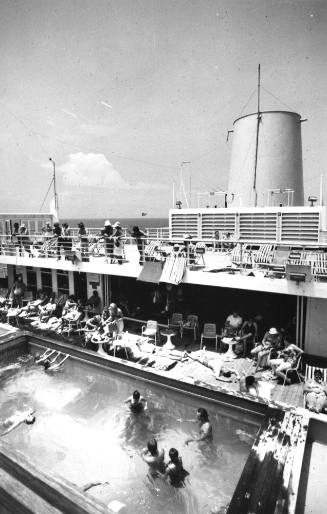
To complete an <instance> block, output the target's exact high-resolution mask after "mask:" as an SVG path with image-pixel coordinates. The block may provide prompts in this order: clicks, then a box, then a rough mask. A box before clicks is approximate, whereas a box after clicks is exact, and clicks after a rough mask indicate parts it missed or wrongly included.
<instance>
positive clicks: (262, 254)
mask: <svg viewBox="0 0 327 514" xmlns="http://www.w3.org/2000/svg"><path fill="white" fill-rule="evenodd" d="M274 255H275V246H274V245H272V244H262V245H260V248H259V250H258V252H257V253H256V255H255V257H254V260H255V262H256V263H257V264H271V263H272V260H273V258H274Z"/></svg>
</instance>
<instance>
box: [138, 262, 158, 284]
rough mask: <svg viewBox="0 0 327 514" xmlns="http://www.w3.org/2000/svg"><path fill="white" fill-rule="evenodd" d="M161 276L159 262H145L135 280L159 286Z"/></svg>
mask: <svg viewBox="0 0 327 514" xmlns="http://www.w3.org/2000/svg"><path fill="white" fill-rule="evenodd" d="M161 274H162V264H161V262H151V261H145V263H144V265H143V267H142V271H141V273H140V274H139V276H138V277H137V280H141V281H142V282H152V283H153V284H159V280H160V277H161Z"/></svg>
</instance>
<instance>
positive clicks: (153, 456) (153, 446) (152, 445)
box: [141, 439, 165, 478]
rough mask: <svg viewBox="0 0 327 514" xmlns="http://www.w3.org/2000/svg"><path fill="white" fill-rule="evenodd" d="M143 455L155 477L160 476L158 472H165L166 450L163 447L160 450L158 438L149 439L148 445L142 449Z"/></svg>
mask: <svg viewBox="0 0 327 514" xmlns="http://www.w3.org/2000/svg"><path fill="white" fill-rule="evenodd" d="M141 457H142V459H143V460H144V462H146V463H147V465H148V466H149V472H150V475H151V476H152V477H153V478H155V477H156V476H158V472H159V473H164V472H165V463H164V459H165V451H164V450H163V449H161V450H158V444H157V441H156V439H150V441H148V446H147V448H144V449H143V450H142V452H141Z"/></svg>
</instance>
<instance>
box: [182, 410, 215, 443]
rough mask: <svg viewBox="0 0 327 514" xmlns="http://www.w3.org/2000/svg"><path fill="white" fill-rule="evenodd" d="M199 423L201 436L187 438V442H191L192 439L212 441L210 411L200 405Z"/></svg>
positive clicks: (198, 412) (197, 415) (197, 416)
mask: <svg viewBox="0 0 327 514" xmlns="http://www.w3.org/2000/svg"><path fill="white" fill-rule="evenodd" d="M196 418H197V423H198V424H199V437H195V438H192V439H186V441H185V444H189V443H191V442H192V441H195V442H199V441H206V442H207V441H211V440H212V426H211V423H210V421H209V416H208V412H207V411H206V409H203V408H202V407H200V408H199V409H198V410H197V413H196Z"/></svg>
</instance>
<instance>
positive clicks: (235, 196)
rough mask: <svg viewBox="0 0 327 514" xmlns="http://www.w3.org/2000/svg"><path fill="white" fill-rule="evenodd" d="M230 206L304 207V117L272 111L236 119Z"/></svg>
mask: <svg viewBox="0 0 327 514" xmlns="http://www.w3.org/2000/svg"><path fill="white" fill-rule="evenodd" d="M228 192H229V198H230V199H231V202H229V206H239V205H241V206H242V207H264V206H267V205H270V206H276V205H284V206H287V205H289V206H292V205H293V206H301V205H303V203H304V198H303V167H302V143H301V116H300V115H299V114H297V113H295V112H287V111H269V112H261V113H260V114H259V120H258V114H257V113H255V114H249V115H247V116H243V117H241V118H238V119H237V120H235V121H234V134H233V147H232V158H231V169H230V174H229V181H228Z"/></svg>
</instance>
